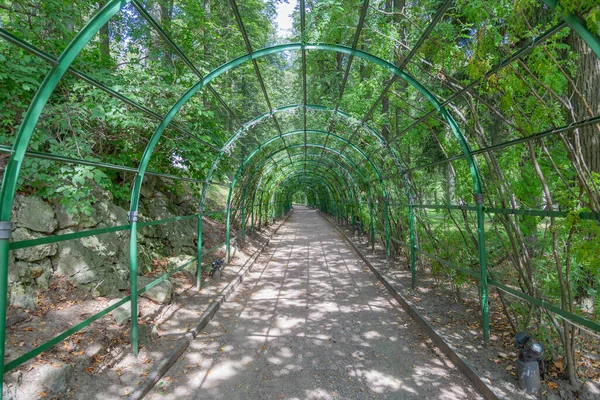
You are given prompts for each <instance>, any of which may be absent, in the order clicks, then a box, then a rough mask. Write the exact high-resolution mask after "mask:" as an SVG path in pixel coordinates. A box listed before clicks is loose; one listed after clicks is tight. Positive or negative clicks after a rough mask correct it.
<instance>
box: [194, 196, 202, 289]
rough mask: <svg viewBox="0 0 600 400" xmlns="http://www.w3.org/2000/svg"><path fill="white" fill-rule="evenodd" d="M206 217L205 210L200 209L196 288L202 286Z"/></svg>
mask: <svg viewBox="0 0 600 400" xmlns="http://www.w3.org/2000/svg"><path fill="white" fill-rule="evenodd" d="M203 217H204V211H203V210H202V208H199V209H198V226H197V229H198V244H197V250H196V289H197V290H200V289H201V288H202V223H203V221H202V218H203Z"/></svg>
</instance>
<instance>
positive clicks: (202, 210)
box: [197, 206, 204, 215]
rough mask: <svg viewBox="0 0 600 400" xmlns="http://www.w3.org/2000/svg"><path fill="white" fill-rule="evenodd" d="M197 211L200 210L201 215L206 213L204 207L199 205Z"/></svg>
mask: <svg viewBox="0 0 600 400" xmlns="http://www.w3.org/2000/svg"><path fill="white" fill-rule="evenodd" d="M197 211H198V214H200V215H202V214H204V207H202V206H198V208H197Z"/></svg>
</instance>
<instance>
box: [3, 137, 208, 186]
mask: <svg viewBox="0 0 600 400" xmlns="http://www.w3.org/2000/svg"><path fill="white" fill-rule="evenodd" d="M0 153H5V154H12V153H13V149H12V147H10V146H6V145H0ZM25 154H26V155H27V156H29V157H32V158H39V159H43V160H51V161H58V162H62V163H67V164H77V165H87V166H90V167H97V168H106V169H112V170H115V171H125V172H133V173H134V174H135V173H137V168H133V167H126V166H124V165H117V164H109V163H105V162H101V161H89V160H81V159H78V158H71V157H65V156H57V155H55V154H49V153H42V152H39V151H31V150H27V151H26V152H25ZM146 174H147V175H152V176H160V177H161V178H166V179H174V180H178V181H186V182H192V183H201V184H203V183H204V181H203V180H200V179H193V178H184V177H182V176H177V175H169V174H163V173H162V172H152V171H149V172H146Z"/></svg>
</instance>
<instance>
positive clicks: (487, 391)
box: [319, 212, 501, 400]
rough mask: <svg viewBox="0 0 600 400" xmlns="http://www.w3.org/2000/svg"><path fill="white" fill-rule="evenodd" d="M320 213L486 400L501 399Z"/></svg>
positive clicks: (358, 250) (337, 228)
mask: <svg viewBox="0 0 600 400" xmlns="http://www.w3.org/2000/svg"><path fill="white" fill-rule="evenodd" d="M319 214H321V215H322V216H323V217H324V218H325V219H326V220H327V222H329V223H330V224H331V225H332V226H333V227H334V228H335V229H336V230H337V231H338V232H339V233H340V235H342V236H343V237H344V239H346V241H347V242H348V243H349V244H350V246H352V248H353V249H354V251H355V252H356V253H357V254H358V256H359V257H360V258H361V259H362V260H363V261H364V262H365V264H366V265H367V266H368V267H369V269H370V270H371V272H373V274H374V275H375V276H376V277H377V279H379V281H381V283H383V285H384V286H385V287H386V289H387V290H388V292H390V294H391V295H392V296H393V297H394V299H396V301H397V302H398V303H399V304H400V305H401V306H402V308H404V309H405V310H406V312H407V313H408V314H409V315H410V316H411V317H412V319H413V320H415V322H417V325H419V327H420V328H421V329H422V330H423V331H424V332H425V333H426V334H427V335H428V336H429V337H430V338H431V340H432V341H433V342H434V343H435V345H436V346H437V347H439V348H440V350H441V351H442V352H443V353H444V354H445V355H446V357H448V358H449V359H450V361H452V363H453V364H454V365H456V366H457V367H458V369H460V370H461V372H462V373H463V374H465V376H466V377H467V378H468V379H469V380H470V381H471V383H473V386H475V388H476V389H477V390H478V391H479V393H480V394H481V395H482V396H483V397H484V398H485V399H486V400H500V399H501V397H499V396H498V395H497V394H496V393H495V391H494V389H493V388H492V387H490V386H488V384H486V383H485V382H484V381H483V380H482V378H481V375H479V373H478V372H477V371H476V370H475V369H474V368H473V366H472V365H471V364H470V363H469V362H468V361H467V360H466V358H464V356H462V355H461V354H460V353H459V352H458V351H457V350H456V348H455V347H454V346H452V345H451V344H449V343H446V342H445V341H444V339H443V338H442V337H441V336H440V335H439V333H437V331H436V330H435V328H434V327H433V325H431V324H430V323H429V321H427V320H426V319H425V318H424V317H423V316H422V315H421V314H419V312H418V311H417V309H416V308H415V306H413V305H412V303H411V302H410V301H408V300H407V299H406V298H405V297H404V296H402V295H401V294H400V292H398V291H397V290H396V288H395V287H394V286H393V285H392V284H390V283H389V282H388V280H387V279H386V278H385V277H384V276H383V274H382V273H381V272H379V271H378V270H377V269H376V268H375V266H373V264H371V262H370V261H369V260H368V259H367V257H366V256H365V255H364V254H363V253H362V251H360V249H359V248H358V247H357V246H356V245H355V244H354V243H353V242H352V241H351V240H350V238H348V236H346V233H345V232H344V231H342V230H341V229H340V228H339V227H338V226H337V225H336V224H334V223H333V222H331V221H330V220H329V218H327V217H326V216H325V215H323V214H322V213H321V212H319Z"/></svg>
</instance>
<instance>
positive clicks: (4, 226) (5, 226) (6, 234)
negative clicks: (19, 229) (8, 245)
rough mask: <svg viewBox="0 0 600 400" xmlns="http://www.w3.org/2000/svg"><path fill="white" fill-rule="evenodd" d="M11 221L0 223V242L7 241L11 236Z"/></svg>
mask: <svg viewBox="0 0 600 400" xmlns="http://www.w3.org/2000/svg"><path fill="white" fill-rule="evenodd" d="M12 229H13V223H12V221H0V240H9V239H10V237H11V236H12Z"/></svg>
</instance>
